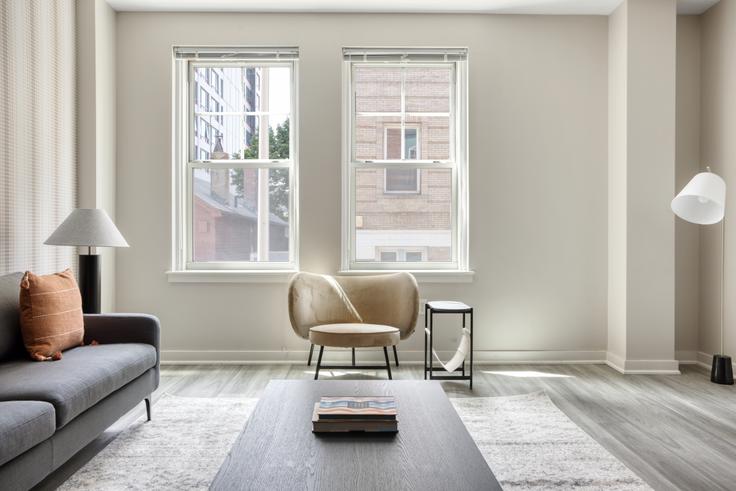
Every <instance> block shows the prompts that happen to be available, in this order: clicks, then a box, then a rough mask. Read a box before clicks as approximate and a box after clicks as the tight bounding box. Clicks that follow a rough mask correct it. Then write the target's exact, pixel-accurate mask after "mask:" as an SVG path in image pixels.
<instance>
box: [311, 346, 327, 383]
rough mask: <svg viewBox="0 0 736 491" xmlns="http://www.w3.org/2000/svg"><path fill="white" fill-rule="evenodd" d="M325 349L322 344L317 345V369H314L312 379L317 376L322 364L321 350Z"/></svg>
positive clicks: (315, 378)
mask: <svg viewBox="0 0 736 491" xmlns="http://www.w3.org/2000/svg"><path fill="white" fill-rule="evenodd" d="M324 350H325V347H324V346H320V347H319V355H317V369H316V370H315V371H314V380H317V378H318V377H319V368H320V366H321V365H322V352H323V351H324Z"/></svg>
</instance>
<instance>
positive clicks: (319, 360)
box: [307, 345, 398, 380]
mask: <svg viewBox="0 0 736 491" xmlns="http://www.w3.org/2000/svg"><path fill="white" fill-rule="evenodd" d="M313 349H314V345H312V346H311V347H310V348H309V361H308V362H307V365H311V364H312V350H313ZM324 350H325V347H324V346H320V347H319V354H318V355H317V369H316V370H315V371H314V380H317V379H318V378H319V371H320V370H322V369H328V370H332V369H336V370H350V369H360V370H384V369H385V370H386V371H387V372H388V379H389V380H393V377H392V376H391V362H389V361H388V348H387V347H386V346H384V347H383V357H384V358H385V359H386V365H356V364H355V348H351V350H352V355H353V364H352V365H323V364H322V353H323V352H324ZM395 354H396V346H394V355H395ZM396 364H397V365H398V358H397V360H396Z"/></svg>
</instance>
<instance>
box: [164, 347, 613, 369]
mask: <svg viewBox="0 0 736 491" xmlns="http://www.w3.org/2000/svg"><path fill="white" fill-rule="evenodd" d="M356 353H357V354H356V358H357V362H358V363H359V364H360V363H366V362H371V363H372V362H379V363H380V362H383V360H384V358H383V351H381V350H377V349H370V350H369V349H360V348H358V350H357V352H356ZM453 354H454V352H452V351H440V352H438V355H439V356H440V358H442V359H443V360H448V359H450V358H451V357H452V355H453ZM308 355H309V351H307V350H304V351H302V350H294V351H220V350H197V351H189V350H162V351H161V364H163V365H265V364H269V365H270V364H282V365H287V364H306V361H307V357H308ZM389 357H390V358H391V359H393V354H392V353H389ZM423 357H424V352H423V351H406V350H399V362H400V363H405V364H407V365H421V364H422V363H423ZM350 358H351V355H350V350H343V349H327V350H325V353H324V356H323V360H324V361H325V362H327V363H335V362H340V363H345V362H348V363H349V362H350ZM316 359H317V349H315V352H314V356H313V362H314V361H316ZM605 361H606V352H605V351H475V352H474V354H473V362H474V363H475V364H479V365H502V364H503V365H518V364H537V365H540V364H547V365H549V364H603V363H605Z"/></svg>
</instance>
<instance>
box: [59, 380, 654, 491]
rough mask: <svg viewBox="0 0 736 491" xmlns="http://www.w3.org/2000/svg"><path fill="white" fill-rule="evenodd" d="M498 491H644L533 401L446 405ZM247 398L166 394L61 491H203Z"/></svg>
mask: <svg viewBox="0 0 736 491" xmlns="http://www.w3.org/2000/svg"><path fill="white" fill-rule="evenodd" d="M451 401H452V404H453V405H454V406H455V409H456V410H457V412H458V414H459V415H460V418H461V419H462V420H463V422H464V423H465V426H466V427H467V428H468V432H469V433H470V434H471V435H472V437H473V439H474V440H475V442H476V443H477V445H478V447H479V448H480V451H481V453H482V454H483V456H484V457H485V459H486V461H487V462H488V465H489V466H490V467H491V469H492V470H493V473H494V474H495V475H496V477H497V479H498V481H499V482H500V483H501V486H503V488H504V489H506V490H543V489H577V490H593V489H596V490H617V491H618V490H622V491H633V490H645V489H646V490H648V489H650V488H649V487H648V486H647V485H646V484H645V483H644V482H643V481H642V480H641V479H639V478H638V477H637V476H636V475H635V474H634V473H633V472H631V471H630V470H629V469H628V468H627V467H625V466H624V465H623V464H622V463H621V462H619V461H618V460H616V458H615V457H613V456H612V455H611V454H610V453H608V452H607V451H606V450H605V449H604V448H603V447H602V446H600V445H599V444H598V443H597V442H596V441H595V440H593V439H592V438H591V437H590V436H588V434H587V433H585V432H584V431H583V430H582V429H580V428H579V427H578V426H576V425H575V423H573V422H572V421H571V420H570V419H568V418H567V416H565V415H564V414H563V413H562V412H561V411H560V410H559V409H558V408H557V406H555V405H554V404H553V403H552V401H550V400H549V398H548V397H547V396H546V395H545V394H544V393H542V392H540V393H535V394H527V395H523V396H514V397H480V398H463V399H451ZM256 402H257V399H230V398H194V397H178V396H170V395H166V396H163V397H162V398H161V399H159V400H158V401H157V402H156V404H155V405H154V408H153V409H154V411H153V421H151V422H150V423H146V422H145V420H144V418H141V419H139V420H138V421H136V422H135V423H133V424H132V425H131V426H129V427H128V428H127V429H125V430H124V431H122V432H121V433H120V435H118V436H117V438H115V439H114V440H113V441H112V442H111V443H110V444H109V445H108V446H107V447H105V448H104V449H103V450H102V451H101V452H100V453H99V454H97V455H96V456H95V457H94V458H93V459H92V460H90V461H89V462H88V463H87V464H86V465H85V466H84V467H83V468H82V469H80V470H79V471H78V472H77V473H76V474H74V475H73V476H72V477H71V478H70V479H69V480H67V481H66V482H65V483H64V485H63V486H62V487H61V488H60V489H62V490H152V489H177V490H205V489H208V488H209V486H210V484H211V483H212V481H213V479H214V478H215V475H216V474H217V471H218V470H219V468H220V466H221V465H222V462H223V461H224V460H225V457H226V456H227V454H228V452H229V450H230V448H231V447H232V445H233V444H234V443H235V440H236V438H237V436H238V435H239V434H240V432H241V430H242V429H243V425H244V423H245V421H246V420H247V419H248V416H249V415H250V413H251V411H252V410H253V408H254V407H255V404H256Z"/></svg>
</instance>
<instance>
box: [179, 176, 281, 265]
mask: <svg viewBox="0 0 736 491" xmlns="http://www.w3.org/2000/svg"><path fill="white" fill-rule="evenodd" d="M192 178H193V182H192V190H193V203H192V211H193V217H192V219H193V223H192V246H193V251H192V258H193V260H194V261H198V262H201V261H277V262H278V261H288V260H289V170H288V169H195V170H194V172H193V176H192ZM261 179H264V181H261ZM262 184H263V185H262ZM261 188H263V189H261ZM260 192H266V193H268V200H267V203H268V205H267V208H268V209H263V210H262V209H260V208H259V201H260V200H259V193H260ZM259 220H261V221H262V222H266V221H267V223H268V224H269V225H268V230H264V231H262V232H261V233H262V234H266V235H267V237H262V236H259V230H258V223H259Z"/></svg>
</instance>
